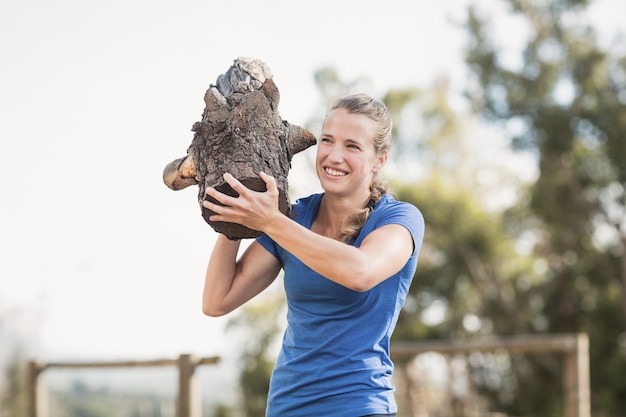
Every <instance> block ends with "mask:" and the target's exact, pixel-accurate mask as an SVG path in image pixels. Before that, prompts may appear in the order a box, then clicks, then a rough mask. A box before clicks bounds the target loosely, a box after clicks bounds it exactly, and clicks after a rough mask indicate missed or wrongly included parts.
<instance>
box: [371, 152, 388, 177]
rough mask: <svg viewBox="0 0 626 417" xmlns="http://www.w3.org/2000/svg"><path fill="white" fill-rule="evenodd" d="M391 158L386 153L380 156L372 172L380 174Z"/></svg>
mask: <svg viewBox="0 0 626 417" xmlns="http://www.w3.org/2000/svg"><path fill="white" fill-rule="evenodd" d="M388 157H389V153H388V152H385V153H384V154H382V155H378V156H377V157H376V163H375V164H374V167H373V168H372V172H374V173H376V172H378V171H379V170H380V169H381V168H382V167H383V166H385V164H386V163H387V158H388Z"/></svg>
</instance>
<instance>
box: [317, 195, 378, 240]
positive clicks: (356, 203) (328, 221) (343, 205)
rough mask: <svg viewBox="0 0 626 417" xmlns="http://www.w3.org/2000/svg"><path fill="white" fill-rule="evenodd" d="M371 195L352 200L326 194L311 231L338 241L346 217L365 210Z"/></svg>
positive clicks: (351, 198) (352, 198)
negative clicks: (359, 210) (356, 211)
mask: <svg viewBox="0 0 626 417" xmlns="http://www.w3.org/2000/svg"><path fill="white" fill-rule="evenodd" d="M369 198H370V197H369V193H368V194H367V195H365V196H360V197H359V198H358V199H357V198H356V197H354V196H352V197H350V198H339V197H337V196H333V195H329V194H324V197H323V198H322V202H321V203H320V208H319V210H318V212H317V215H316V217H315V219H314V221H313V225H312V227H311V230H313V231H314V232H316V233H318V234H321V235H324V236H328V237H332V238H334V239H337V238H338V237H339V235H340V233H341V225H342V223H343V219H344V218H346V216H348V215H350V214H352V213H354V211H355V210H358V209H362V208H364V207H365V206H366V205H367V203H368V201H369Z"/></svg>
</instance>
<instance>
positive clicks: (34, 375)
mask: <svg viewBox="0 0 626 417" xmlns="http://www.w3.org/2000/svg"><path fill="white" fill-rule="evenodd" d="M218 362H219V358H218V357H204V358H198V357H195V356H193V355H190V354H182V355H180V356H179V357H178V359H156V360H148V361H113V362H81V363H78V362H38V361H30V362H29V363H28V380H29V388H28V390H29V392H28V397H29V404H30V410H29V417H48V416H49V411H48V395H47V392H48V390H47V387H46V385H45V382H44V379H43V378H42V377H41V376H42V373H43V372H44V371H45V370H46V369H50V368H81V369H85V368H137V367H143V368H146V367H161V366H176V367H178V400H177V407H176V417H200V416H201V415H202V414H201V403H200V395H199V392H198V387H197V381H196V375H195V370H196V368H197V367H198V366H200V365H213V364H216V363H218Z"/></svg>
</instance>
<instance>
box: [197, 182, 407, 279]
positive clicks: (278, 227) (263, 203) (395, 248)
mask: <svg viewBox="0 0 626 417" xmlns="http://www.w3.org/2000/svg"><path fill="white" fill-rule="evenodd" d="M260 176H261V178H262V179H263V180H264V181H265V182H266V184H267V191H266V192H262V193H259V192H256V191H252V190H250V189H248V188H246V187H245V186H244V185H243V184H241V183H240V182H239V181H237V180H236V179H235V178H234V177H232V175H230V174H225V175H224V179H225V180H226V181H227V182H228V184H229V185H230V186H231V187H232V188H233V190H235V191H236V192H237V193H238V194H239V197H237V198H235V197H230V196H227V195H225V194H222V193H219V192H218V191H216V190H215V189H212V188H209V189H207V194H208V195H210V196H211V197H213V198H215V199H216V200H218V201H219V202H220V203H222V204H224V206H220V205H217V204H213V203H210V202H208V201H205V202H203V204H204V205H205V207H207V208H209V209H210V210H212V211H214V212H215V213H217V214H216V215H214V216H212V217H211V220H212V221H213V220H214V221H226V222H234V223H239V224H242V225H244V226H247V227H249V228H251V229H254V230H259V231H261V232H264V233H266V234H267V235H269V236H270V237H271V238H272V239H273V240H274V241H275V242H276V243H277V244H279V245H280V246H282V247H283V248H285V249H286V250H287V251H289V252H290V253H291V254H293V255H294V256H295V257H297V258H298V259H300V261H302V262H303V263H304V264H305V265H307V266H308V267H309V268H311V269H313V270H314V271H316V272H317V273H319V274H320V275H323V276H324V277H326V278H328V279H330V280H332V281H334V282H336V283H338V284H341V285H343V286H345V287H347V288H350V289H352V290H355V291H367V290H369V289H371V288H373V287H374V286H376V285H377V284H379V283H380V282H382V281H384V280H385V279H387V278H389V277H390V276H392V275H393V274H395V273H396V272H398V271H400V269H402V267H403V266H404V265H405V264H406V262H407V261H408V259H409V258H410V256H411V254H412V253H413V238H412V236H411V234H410V233H409V231H408V230H407V229H406V228H405V227H404V226H401V225H397V224H388V225H385V226H382V227H380V228H378V229H376V230H374V231H373V232H372V233H370V234H369V235H368V236H367V237H366V238H365V239H364V240H363V242H362V243H361V246H360V247H358V248H357V247H354V246H351V245H346V244H345V243H342V242H339V241H337V240H335V239H331V238H328V237H325V236H322V235H318V234H317V233H314V232H312V231H310V230H308V229H307V228H305V227H303V226H301V225H300V224H298V223H296V222H294V221H293V220H291V219H290V218H288V217H287V216H285V215H283V214H282V213H281V212H280V211H279V210H278V189H277V187H276V181H275V179H274V178H273V177H271V176H269V175H267V174H264V173H261V174H260Z"/></svg>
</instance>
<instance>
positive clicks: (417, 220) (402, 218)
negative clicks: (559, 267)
mask: <svg viewBox="0 0 626 417" xmlns="http://www.w3.org/2000/svg"><path fill="white" fill-rule="evenodd" d="M370 219H371V221H372V222H373V224H372V228H374V229H375V228H378V227H382V226H385V225H388V224H398V225H401V226H404V227H405V228H407V229H408V230H409V232H410V233H411V235H412V237H413V240H414V242H415V244H416V247H419V246H420V245H421V242H422V240H423V238H424V232H425V222H424V216H423V215H422V212H421V211H420V210H419V209H418V208H417V207H415V206H414V205H413V204H411V203H408V202H405V201H398V200H396V199H395V198H394V197H393V196H392V195H390V194H384V195H383V196H382V197H381V199H380V201H379V202H378V203H377V204H376V206H375V207H374V211H373V212H372V214H371V216H370ZM368 221H370V220H368Z"/></svg>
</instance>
